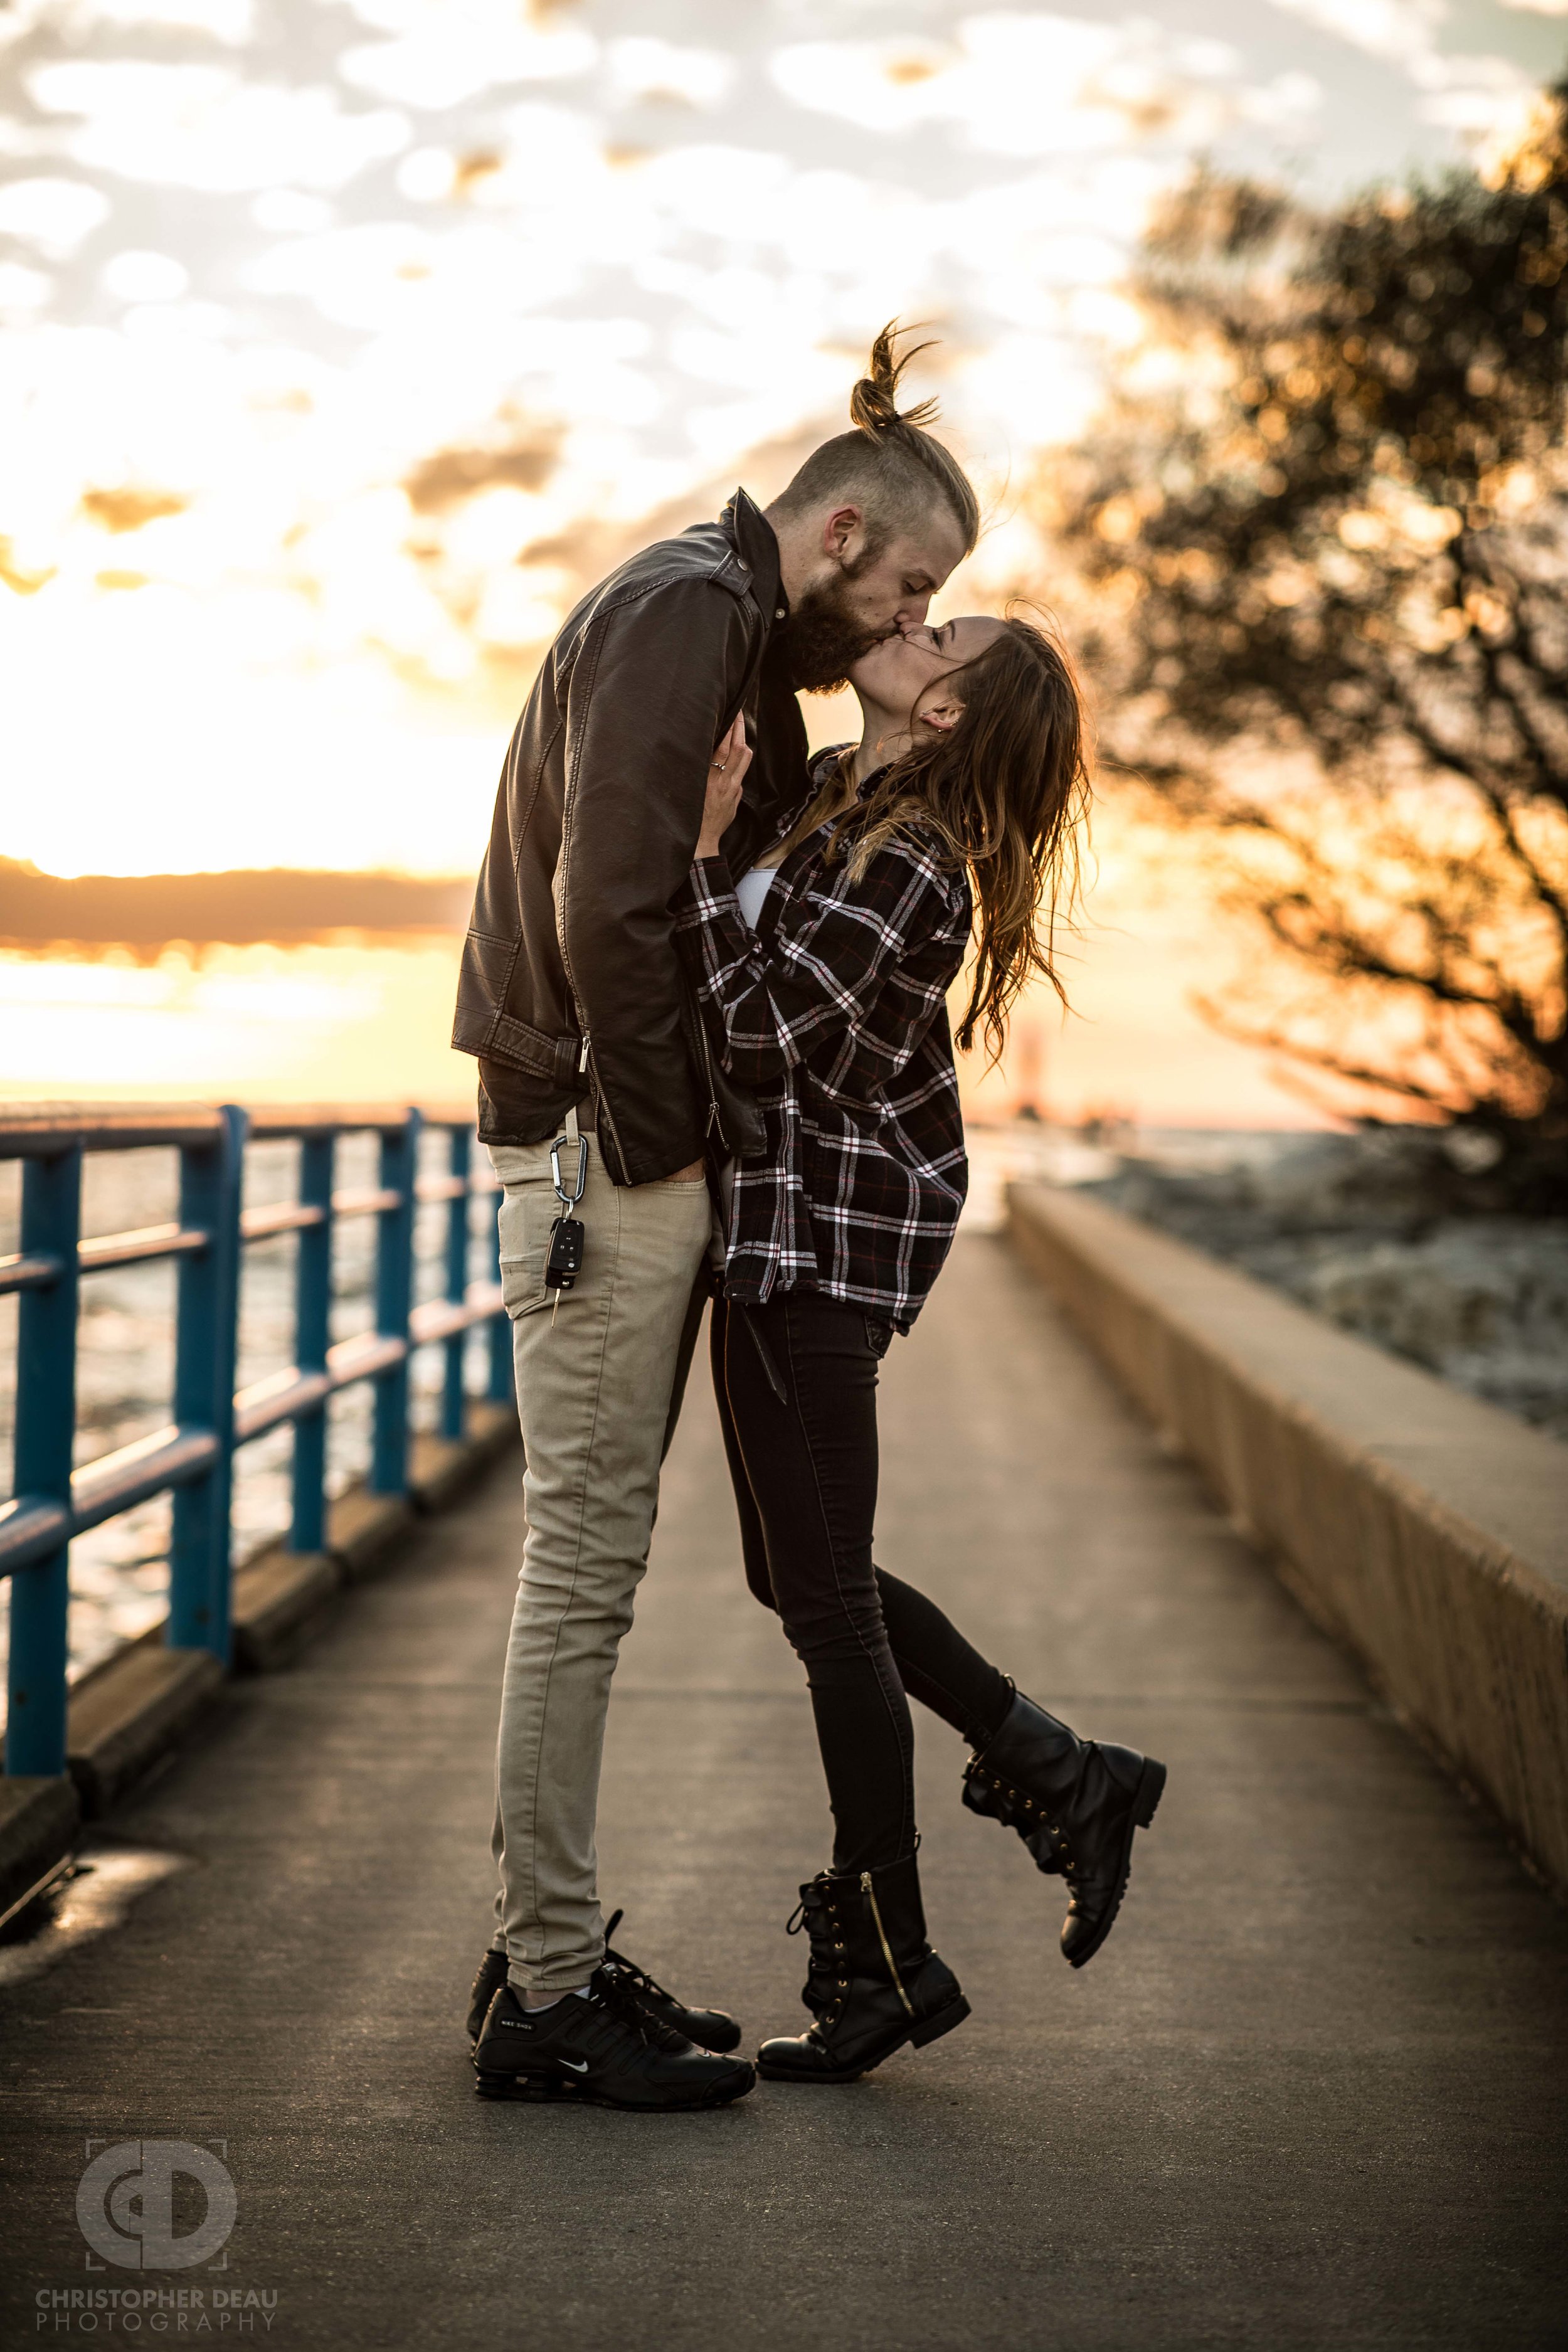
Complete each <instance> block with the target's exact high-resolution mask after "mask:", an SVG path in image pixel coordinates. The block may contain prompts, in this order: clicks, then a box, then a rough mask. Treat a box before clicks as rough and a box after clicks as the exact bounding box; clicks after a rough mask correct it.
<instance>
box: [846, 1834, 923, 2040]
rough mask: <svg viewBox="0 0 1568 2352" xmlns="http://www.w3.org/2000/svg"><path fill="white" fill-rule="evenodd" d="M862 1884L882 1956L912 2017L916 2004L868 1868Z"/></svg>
mask: <svg viewBox="0 0 1568 2352" xmlns="http://www.w3.org/2000/svg"><path fill="white" fill-rule="evenodd" d="M860 1885H861V1888H862V1890H863V1892H864V1894H865V1896H866V1899H867V1901H868V1903H869V1904H870V1906H871V1916H872V1918H873V1919H875V1921H876V1922H877V1940H878V1942H879V1944H880V1945H881V1947H882V1958H884V1959H885V1960H886V1961H887V1963H888V1974H889V1976H890V1977H891V1978H892V1979H893V1990H895V1992H896V1993H897V1994H898V1996H899V1999H900V2000H901V2001H902V2002H903V2004H904V2007H905V2008H906V2009H907V2010H908V2011H909V2013H910V2016H911V2017H912V2016H913V2015H914V2013H915V2005H914V2003H913V2001H912V2000H910V1997H909V1994H908V1993H907V1992H906V1991H905V1990H904V1986H903V1979H902V1978H901V1977H900V1974H899V1969H898V1963H897V1961H896V1960H895V1959H894V1958H893V1952H892V1947H891V1945H890V1944H889V1941H888V1937H887V1930H886V1929H885V1928H884V1927H883V1926H882V1915H881V1913H880V1911H879V1909H878V1908H877V1890H876V1888H875V1887H874V1886H873V1885H872V1884H871V1874H870V1872H869V1871H868V1870H863V1871H862V1872H861V1873H860Z"/></svg>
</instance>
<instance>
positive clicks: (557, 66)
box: [338, 0, 599, 112]
mask: <svg viewBox="0 0 1568 2352" xmlns="http://www.w3.org/2000/svg"><path fill="white" fill-rule="evenodd" d="M353 5H354V13H355V14H356V16H360V17H361V18H363V20H364V21H365V22H366V23H369V24H374V25H377V26H382V27H383V28H384V29H385V30H388V31H395V32H397V33H399V34H400V36H401V37H400V38H399V39H396V40H393V41H379V42H374V43H371V44H367V45H366V46H364V47H359V48H353V49H350V50H348V51H347V52H346V53H345V55H344V56H343V57H342V58H341V59H340V60H339V67H338V70H339V71H340V73H341V74H342V77H343V79H344V80H345V81H350V82H353V84H354V85H355V86H356V88H358V89H368V90H374V92H375V94H376V96H377V97H379V98H395V99H397V100H400V101H401V103H402V104H403V105H405V106H413V107H418V108H421V109H423V110H426V111H434V112H442V111H444V110H446V109H447V108H448V107H453V106H460V105H462V104H463V102H464V101H465V100H468V99H471V98H477V97H479V94H480V93H481V92H482V91H485V90H489V89H502V88H504V87H505V86H506V85H507V84H509V83H515V82H523V81H560V80H563V79H571V78H572V77H573V76H574V75H577V74H584V73H587V72H588V71H590V70H591V68H593V67H594V66H595V64H596V63H597V61H598V56H599V45H598V43H597V41H595V39H594V38H593V37H592V35H591V34H588V33H584V32H582V31H580V30H577V29H576V28H574V27H570V26H562V27H559V28H553V29H545V30H542V31H541V30H535V29H534V28H532V27H531V26H527V25H524V24H522V23H520V21H519V11H518V8H517V5H516V0H439V5H430V0H353Z"/></svg>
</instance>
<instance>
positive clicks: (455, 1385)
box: [441, 1127, 472, 1438]
mask: <svg viewBox="0 0 1568 2352" xmlns="http://www.w3.org/2000/svg"><path fill="white" fill-rule="evenodd" d="M448 1139H449V1142H450V1145H451V1154H450V1157H449V1159H448V1160H447V1171H448V1173H449V1174H450V1176H451V1177H452V1180H453V1181H454V1182H456V1181H458V1179H459V1178H460V1179H461V1180H462V1186H463V1189H462V1191H461V1192H458V1193H457V1194H455V1195H454V1197H453V1198H452V1199H451V1200H450V1201H448V1202H447V1297H448V1298H449V1299H451V1300H452V1301H453V1302H454V1303H455V1304H456V1305H457V1306H458V1307H460V1306H461V1305H462V1303H463V1301H464V1299H465V1298H466V1297H467V1296H468V1222H469V1215H470V1211H471V1207H472V1195H471V1193H470V1192H469V1191H468V1156H469V1151H468V1129H467V1128H466V1127H454V1128H452V1129H450V1130H449V1137H448ZM467 1353H468V1333H467V1332H466V1331H454V1332H453V1334H452V1336H451V1338H450V1339H448V1340H447V1377H446V1381H445V1382H444V1384H443V1387H442V1391H441V1434H442V1436H443V1437H453V1438H458V1437H461V1436H462V1434H463V1423H464V1420H465V1418H466V1414H465V1404H466V1400H465V1398H464V1395H463V1359H464V1357H465V1356H466V1355H467Z"/></svg>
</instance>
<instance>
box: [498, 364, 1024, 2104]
mask: <svg viewBox="0 0 1568 2352" xmlns="http://www.w3.org/2000/svg"><path fill="white" fill-rule="evenodd" d="M910 356H913V354H910ZM904 364H907V362H900V361H898V360H896V359H895V356H894V331H893V330H892V329H890V328H889V329H888V330H885V331H884V332H883V333H882V334H881V335H879V337H878V339H877V341H876V343H875V345H874V347H873V350H872V353H871V359H870V363H869V370H868V374H867V376H866V377H865V378H863V379H862V381H861V382H860V383H858V385H857V386H856V389H855V392H854V394H853V397H852V399H851V403H850V415H851V418H852V424H853V429H852V430H851V431H849V432H847V433H843V434H840V435H838V436H836V437H835V438H834V439H832V440H829V441H826V442H825V443H824V444H823V445H822V446H820V447H819V448H818V449H816V450H815V451H814V452H813V454H812V456H811V457H808V458H807V459H806V461H805V464H804V465H803V466H802V467H801V468H800V470H799V472H798V473H797V474H796V475H795V478H794V479H793V480H792V481H791V482H790V484H789V485H788V487H787V488H785V490H784V493H783V494H782V496H781V497H779V498H778V499H775V500H774V501H773V504H772V505H771V506H770V507H768V508H767V509H759V508H758V507H757V506H756V505H755V504H754V503H753V501H752V499H750V498H749V497H748V496H747V494H746V492H745V491H744V490H743V489H738V490H737V491H736V492H735V494H734V497H733V498H732V499H731V500H730V503H729V505H728V506H727V507H726V508H725V509H724V511H723V513H722V514H721V516H720V518H719V519H718V520H717V521H716V522H711V523H700V524H696V525H694V526H693V527H692V528H691V529H690V530H687V531H684V532H682V533H681V534H680V535H679V537H678V538H675V539H669V540H662V541H658V543H657V544H656V545H654V546H652V547H648V548H645V549H644V550H643V551H641V552H640V553H639V554H637V555H634V556H633V557H631V558H630V560H629V561H628V562H626V563H624V564H622V565H621V566H620V567H619V569H618V570H617V571H616V572H613V573H612V574H611V575H610V577H609V578H608V579H607V580H605V581H603V582H601V583H600V584H599V585H598V586H597V587H596V588H594V589H592V590H590V592H589V593H588V594H587V595H585V596H584V598H583V599H582V600H581V602H580V603H579V604H577V606H576V608H575V609H574V612H573V613H572V614H570V615H569V616H568V618H567V620H566V622H565V624H564V625H563V627H562V629H561V631H560V634H559V635H557V637H556V639H555V641H554V643H553V645H552V646H551V648H550V651H549V653H548V655H547V656H546V657H545V660H544V662H543V664H542V667H541V669H540V673H539V676H538V678H537V680H536V681H535V684H534V688H533V690H532V693H531V695H530V697H529V699H528V703H527V705H526V707H525V709H524V710H523V713H522V716H521V719H519V721H518V725H517V730H516V732H515V733H514V735H513V737H512V740H511V743H510V749H509V750H508V752H507V757H506V762H505V766H504V768H503V770H502V773H501V780H500V790H499V792H498V794H497V798H496V808H495V817H494V822H493V825H492V829H491V835H490V841H489V849H488V851H487V853H486V856H485V861H484V865H483V866H482V868H481V870H480V874H479V886H478V889H477V892H476V896H475V901H474V912H473V919H472V922H471V926H470V929H469V931H468V940H467V942H466V944H465V948H464V953H463V964H462V975H461V980H460V982H459V988H458V1009H457V1018H456V1024H455V1027H454V1031H453V1038H452V1042H453V1045H455V1046H456V1047H457V1048H458V1050H459V1051H461V1052H464V1053H468V1054H472V1055H475V1056H476V1057H477V1058H478V1061H479V1134H480V1137H481V1139H483V1140H484V1141H485V1142H486V1143H487V1144H488V1145H489V1148H490V1151H491V1156H492V1158H493V1160H494V1163H495V1168H496V1172H497V1174H498V1176H499V1177H500V1180H501V1183H502V1185H503V1188H504V1190H503V1193H502V1201H501V1207H500V1251H501V1276H502V1283H503V1287H504V1291H505V1297H506V1304H507V1308H508V1312H509V1313H510V1316H511V1318H512V1323H513V1338H514V1352H515V1360H516V1368H517V1391H518V1408H519V1414H520V1418H521V1426H522V1434H523V1438H524V1442H525V1445H526V1449H527V1467H526V1473H525V1476H524V1482H523V1493H524V1499H525V1504H526V1509H527V1519H528V1529H527V1536H526V1539H525V1543H524V1549H523V1563H522V1572H521V1579H520V1581H519V1585H518V1594H517V1602H516V1608H515V1612H514V1614H513V1619H512V1627H511V1633H510V1642H509V1646H508V1652H507V1661H506V1670H505V1678H504V1682H503V1686H502V1698H501V1717H500V1739H499V1744H498V1751H497V1805H496V1821H495V1832H494V1849H495V1854H496V1862H497V1867H498V1873H499V1877H500V1891H499V1894H498V1898H497V1909H496V1931H495V1935H494V1938H493V1940H492V1944H491V1948H490V1949H489V1952H488V1953H487V1954H486V1956H485V1959H484V1961H483V1963H482V1965H481V1967H480V1970H479V1977H478V1979H476V1982H475V1986H474V1999H473V2005H472V2010H471V2013H470V2018H469V2029H470V2032H472V2033H474V2034H475V2036H476V2037H477V2045H476V2051H475V2063H476V2064H477V2066H478V2068H479V2087H480V2089H481V2091H483V2092H486V2093H487V2094H489V2095H496V2096H521V2097H524V2098H534V2099H542V2098H575V2099H583V2098H587V2099H591V2100H594V2101H596V2102H598V2103H599V2104H605V2105H613V2106H635V2107H693V2106H716V2105H725V2104H727V2103H728V2102H730V2101H731V2100H732V2099H735V2098H738V2097H741V2096H742V2095H744V2094H745V2092H747V2091H749V2090H750V2089H751V2087H752V2079H753V2078H752V2068H751V2066H750V2065H749V2064H748V2063H746V2062H745V2061H744V2060H742V2059H740V2058H737V2057H735V2056H733V2055H731V2054H730V2053H732V2052H733V2051H734V2049H735V2047H736V2044H737V2043H738V2042H739V2039H740V2035H739V2029H738V2028H737V2027H736V2026H735V2025H734V2023H733V2021H731V2020H730V2019H728V2018H726V2017H724V2016H722V2015H721V2013H720V2012H717V2011H703V2010H693V2009H689V2008H688V2007H686V2006H685V2005H684V2004H682V2003H680V2002H679V2001H677V2000H674V1998H673V1997H672V1996H670V1995H669V1994H668V1993H665V1992H664V1991H663V1990H662V1989H661V1988H659V1987H658V1986H657V1985H655V1984H654V1983H653V1982H652V1979H649V1978H647V1976H646V1975H645V1974H644V1973H643V1972H642V1971H641V1970H639V1969H637V1968H636V1967H635V1965H634V1964H633V1963H631V1962H629V1961H626V1960H625V1959H623V1958H620V1957H619V1956H618V1955H616V1954H614V1953H612V1952H608V1951H607V1950H606V1946H605V1927H604V1921H603V1917H602V1915H601V1912H600V1907H599V1900H598V1888H597V1873H596V1857H595V1810H596V1802H597V1795H598V1782H599V1767H600V1758H601V1754H602V1750H603V1744H604V1730H605V1711H606V1708H607V1706H608V1701H609V1690H610V1679H611V1676H612V1675H613V1674H614V1671H615V1665H616V1653H617V1650H618V1647H619V1643H620V1640H621V1636H622V1635H623V1633H625V1632H626V1628H627V1627H628V1626H629V1624H630V1622H631V1618H632V1605H633V1598H634V1595H635V1592H636V1589H637V1582H638V1580H639V1579H640V1577H641V1575H642V1573H643V1570H644V1568H645V1566H646V1564H647V1551H648V1544H649V1539H650V1537H651V1533H652V1528H653V1517H654V1509H655V1505H656V1503H657V1500H658V1474H659V1465H660V1462H661V1459H662V1456H663V1452H664V1448H665V1446H666V1445H667V1444H668V1436H669V1433H670V1431H671V1429H672V1428H673V1424H674V1418H675V1414H676V1412H678V1411H679V1396H680V1390H681V1388H682V1386H683V1384H684V1379H685V1372H686V1367H687V1364H688V1363H689V1359H690V1352H691V1346H692V1342H693V1340H694V1339H695V1335H696V1328H697V1323H698V1320H699V1318H700V1310H701V1301H702V1297H703V1296H704V1290H703V1284H702V1276H703V1275H704V1268H705V1263H706V1260H707V1257H708V1252H709V1244H710V1234H711V1230H712V1223H713V1209H712V1203H711V1198H710V1171H715V1170H716V1169H717V1167H718V1166H719V1165H720V1164H721V1162H723V1161H724V1160H728V1159H730V1158H731V1157H733V1156H735V1155H736V1154H740V1155H742V1156H743V1155H744V1153H745V1151H746V1150H747V1148H748V1143H749V1142H753V1143H754V1142H755V1141H757V1140H758V1139H760V1125H759V1122H758V1118H757V1113H756V1110H755V1108H754V1106H753V1105H752V1103H751V1102H749V1101H748V1100H747V1098H746V1097H744V1096H743V1095H742V1094H741V1093H740V1092H739V1091H738V1090H737V1089H736V1088H735V1087H733V1086H732V1085H731V1083H730V1082H729V1081H728V1080H727V1079H726V1078H725V1076H724V1075H723V1073H722V1072H721V1070H720V1068H719V1066H718V1056H717V1055H716V1054H714V1053H713V1052H711V1051H710V1047H709V1045H708V1041H707V1038H706V1035H705V1033H704V1031H703V1028H702V1024H701V1017H700V1013H699V1012H698V1010H697V1007H696V1005H695V1003H694V1002H693V999H692V997H691V993H690V991H689V986H688V984H687V982H686V981H685V979H684V978H683V973H682V967H681V964H680V961H679V956H678V953H677V950H676V946H675V940H674V923H673V917H672V914H671V906H672V902H673V900H674V899H675V897H676V894H677V893H678V891H679V888H680V887H681V885H682V883H683V882H684V880H685V878H686V876H687V873H688V870H689V866H690V864H691V859H692V854H693V851H694V849H695V847H696V843H697V838H698V833H699V828H700V821H701V816H702V809H703V800H704V794H705V792H706V788H707V780H708V775H709V772H710V766H715V765H721V764H722V762H723V761H724V760H725V759H726V757H727V756H728V755H729V753H730V751H731V748H732V747H733V746H735V745H737V744H738V743H740V742H741V741H742V740H745V741H747V742H749V744H750V746H751V749H752V763H751V767H750V771H749V773H748V774H747V776H746V782H745V788H744V795H743V799H742V805H741V809H740V812H739V814H738V815H737V817H736V819H735V821H734V824H733V825H732V826H731V831H730V833H729V834H728V835H726V837H725V850H726V854H727V856H729V859H730V863H731V868H732V870H733V871H735V872H736V873H742V872H743V871H744V870H745V869H746V867H747V866H748V865H749V864H750V863H751V856H752V853H753V852H754V851H755V850H756V849H757V848H760V847H761V846H763V845H765V844H766V843H767V842H768V841H769V840H771V839H772V838H773V837H774V835H775V834H776V832H777V829H778V826H779V824H780V821H781V820H782V818H783V817H784V815H785V814H786V813H787V812H788V811H789V810H791V809H792V808H793V807H795V805H796V804H797V803H799V802H800V801H801V800H802V798H803V797H804V795H805V791H806V781H807V780H806V770H805V750H806V745H805V727H804V724H803V722H802V719H801V715H800V711H799V708H798V705H797V704H796V701H795V692H796V689H797V688H816V689H822V688H829V687H832V686H834V685H836V684H837V682H838V680H840V679H841V678H842V677H844V675H845V673H846V671H847V669H848V668H849V667H850V666H851V664H852V663H854V662H855V661H856V660H857V659H858V657H859V656H861V655H862V654H863V653H865V652H867V651H868V649H869V647H870V646H873V645H875V644H877V643H879V641H880V640H881V639H883V638H885V637H889V636H891V635H894V633H895V632H898V631H902V630H907V629H910V628H913V627H916V626H918V625H920V624H921V622H922V621H923V620H924V618H925V614H926V610H927V606H928V604H929V603H930V600H931V596H932V594H933V593H935V591H936V590H937V589H938V588H940V587H941V586H942V583H943V581H944V580H945V579H946V578H947V576H948V574H949V572H952V568H953V566H954V565H955V564H956V563H957V562H960V560H961V559H962V558H963V556H964V555H965V554H967V553H968V552H969V551H970V550H971V549H972V548H973V545H974V542H975V540H976V538H977V536H978V533H979V522H980V516H979V508H978V505H977V502H976V499H975V497H974V493H973V489H972V488H971V487H970V485H969V483H968V481H967V479H966V478H965V477H964V475H963V471H962V469H961V468H960V467H959V466H958V464H957V463H956V461H955V460H954V458H953V457H952V456H951V455H950V453H949V452H948V451H947V450H946V449H945V448H944V447H943V446H942V444H941V443H940V442H938V441H936V440H935V439H933V438H932V437H931V435H930V434H929V433H928V432H927V431H926V430H925V429H924V427H925V425H926V423H927V422H928V421H929V417H930V415H931V407H930V404H924V405H922V406H921V407H919V408H916V409H913V410H911V411H910V412H909V413H908V414H907V415H900V413H899V409H898V403H897V391H898V383H899V377H900V373H901V369H902V366H903V365H904ZM574 1193H576V1194H579V1195H580V1197H578V1198H576V1199H575V1200H574V1198H573V1195H574ZM562 1219H565V1220H570V1221H571V1224H573V1225H574V1226H575V1227H577V1228H578V1229H579V1230H578V1232H577V1234H575V1235H574V1234H572V1233H571V1232H570V1230H568V1231H567V1232H565V1233H564V1234H563V1233H558V1232H556V1231H555V1227H556V1224H557V1220H562ZM574 1255H580V1260H581V1264H580V1270H577V1269H576V1268H575V1267H574V1265H573V1263H572V1260H573V1258H574ZM617 1916H618V1915H617ZM613 1926H614V1922H612V1928H613Z"/></svg>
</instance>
